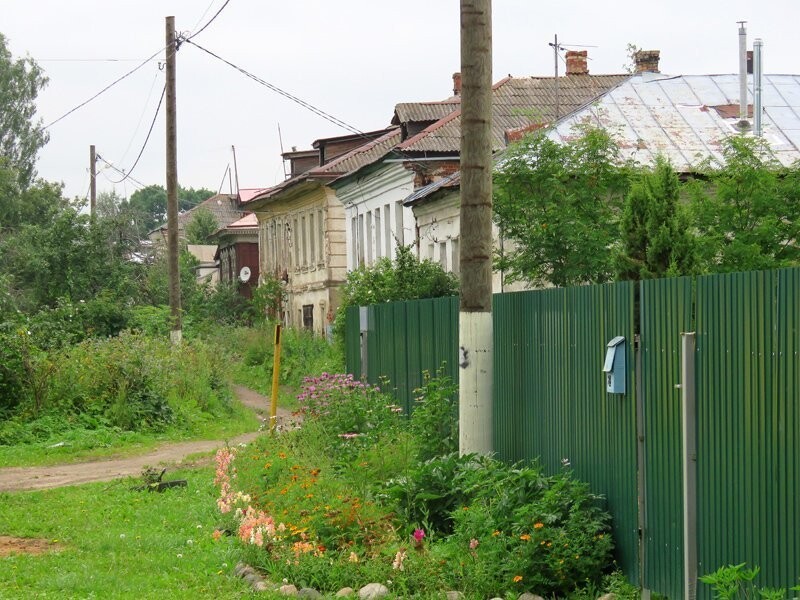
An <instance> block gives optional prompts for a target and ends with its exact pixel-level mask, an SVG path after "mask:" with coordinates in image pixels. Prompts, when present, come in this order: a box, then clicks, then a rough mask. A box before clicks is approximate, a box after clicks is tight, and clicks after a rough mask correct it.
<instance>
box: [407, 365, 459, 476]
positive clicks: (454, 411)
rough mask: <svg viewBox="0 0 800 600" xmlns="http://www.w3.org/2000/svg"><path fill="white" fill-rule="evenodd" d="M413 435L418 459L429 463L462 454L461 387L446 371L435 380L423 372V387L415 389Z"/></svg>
mask: <svg viewBox="0 0 800 600" xmlns="http://www.w3.org/2000/svg"><path fill="white" fill-rule="evenodd" d="M414 396H415V398H414V399H415V404H414V409H413V412H412V413H411V432H412V434H413V435H414V437H415V438H416V440H417V443H418V447H417V459H418V460H420V461H426V460H429V459H431V458H435V457H437V456H443V455H445V454H451V453H453V452H457V451H458V386H457V385H456V384H455V383H453V380H452V379H450V377H448V376H447V375H445V374H444V370H443V369H439V370H438V371H437V372H436V377H431V374H430V373H429V372H427V371H425V372H424V373H423V385H422V387H421V388H419V389H416V390H414Z"/></svg>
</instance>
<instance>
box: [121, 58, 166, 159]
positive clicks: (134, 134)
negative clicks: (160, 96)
mask: <svg viewBox="0 0 800 600" xmlns="http://www.w3.org/2000/svg"><path fill="white" fill-rule="evenodd" d="M156 81H158V73H156V74H155V75H154V76H153V83H152V84H150V90H149V91H148V92H147V99H146V100H145V101H144V106H143V107H142V112H141V114H140V115H139V120H138V121H137V122H136V128H135V129H134V130H133V133H132V134H131V139H130V140H129V141H128V146H127V147H126V148H125V152H123V153H122V156H121V157H120V159H119V162H125V158H126V157H127V156H128V151H129V150H130V149H131V146H132V145H133V140H134V139H135V138H136V134H137V133H139V127H141V126H142V119H144V115H145V113H146V112H147V105H148V104H150V98H151V97H152V96H153V90H154V89H155V87H156Z"/></svg>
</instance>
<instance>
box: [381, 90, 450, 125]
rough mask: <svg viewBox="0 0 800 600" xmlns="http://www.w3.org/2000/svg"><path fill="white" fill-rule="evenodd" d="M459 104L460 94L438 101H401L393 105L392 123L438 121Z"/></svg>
mask: <svg viewBox="0 0 800 600" xmlns="http://www.w3.org/2000/svg"><path fill="white" fill-rule="evenodd" d="M459 106H461V96H453V97H452V98H448V99H447V100H441V101H439V102H401V103H400V104H397V105H395V107H394V117H392V125H399V124H400V123H409V122H423V121H438V120H439V119H442V118H444V117H446V116H447V115H449V114H450V113H451V112H453V111H454V110H456V109H457V108H458V107H459Z"/></svg>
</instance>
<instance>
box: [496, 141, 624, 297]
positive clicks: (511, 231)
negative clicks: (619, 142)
mask: <svg viewBox="0 0 800 600" xmlns="http://www.w3.org/2000/svg"><path fill="white" fill-rule="evenodd" d="M578 133H579V135H577V136H576V137H575V138H574V139H572V140H570V141H568V142H567V143H565V144H558V143H556V142H554V141H552V140H550V139H548V138H547V137H545V136H544V135H542V134H541V133H537V134H534V135H531V136H527V137H525V138H523V139H522V140H521V141H520V142H518V143H517V144H514V145H512V146H511V147H510V148H509V150H508V152H507V153H506V154H505V155H504V156H503V157H502V159H501V160H500V163H499V165H498V167H497V169H496V171H495V179H494V182H495V186H494V211H495V221H496V223H497V224H498V226H499V227H500V230H501V233H502V234H503V236H504V237H505V238H506V239H508V240H509V241H510V242H511V243H510V244H509V246H510V249H507V250H506V251H505V252H504V253H503V254H502V255H500V256H498V257H497V258H496V260H495V267H496V268H498V269H503V270H505V271H506V272H507V277H508V280H509V281H516V280H527V281H529V282H531V283H533V284H535V285H548V284H551V285H556V286H562V287H563V286H568V285H579V284H582V283H602V282H605V281H609V280H611V279H612V278H613V276H614V273H615V265H614V254H615V247H616V246H617V245H618V238H619V215H620V212H621V209H622V204H623V199H624V196H625V194H626V193H627V190H628V186H629V181H630V180H629V172H630V169H629V168H628V166H626V165H622V166H620V161H619V156H618V148H617V146H616V144H615V143H614V141H613V140H612V139H611V137H610V136H609V134H608V133H607V132H605V131H604V130H601V129H595V128H582V129H580V130H579V131H578Z"/></svg>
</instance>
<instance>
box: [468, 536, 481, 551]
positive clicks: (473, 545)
mask: <svg viewBox="0 0 800 600" xmlns="http://www.w3.org/2000/svg"><path fill="white" fill-rule="evenodd" d="M479 544H480V542H479V541H478V540H476V539H475V538H472V539H471V540H470V541H469V549H470V550H475V548H477V547H478V545H479Z"/></svg>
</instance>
